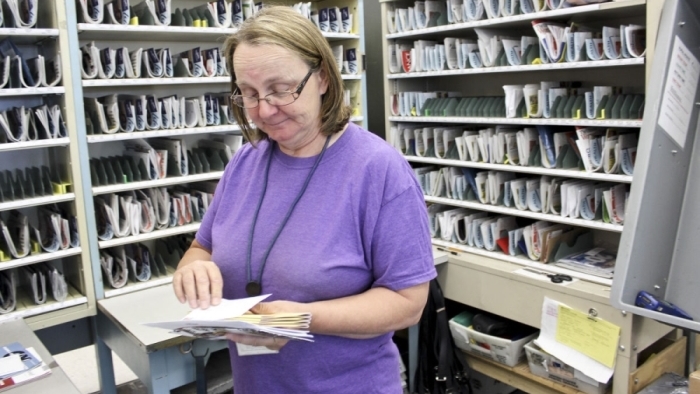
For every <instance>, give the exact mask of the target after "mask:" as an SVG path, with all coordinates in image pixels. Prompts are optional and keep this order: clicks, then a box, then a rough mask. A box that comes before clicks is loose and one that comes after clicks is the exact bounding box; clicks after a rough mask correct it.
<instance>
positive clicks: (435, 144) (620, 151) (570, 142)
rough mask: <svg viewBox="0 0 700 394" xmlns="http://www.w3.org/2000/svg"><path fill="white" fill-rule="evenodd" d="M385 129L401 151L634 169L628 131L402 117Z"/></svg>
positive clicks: (609, 169)
mask: <svg viewBox="0 0 700 394" xmlns="http://www.w3.org/2000/svg"><path fill="white" fill-rule="evenodd" d="M390 134H391V141H392V143H393V144H394V147H396V149H397V150H398V151H399V152H401V153H402V154H403V155H405V156H418V157H435V158H438V159H449V160H461V161H471V162H476V163H490V164H510V165H513V166H529V167H543V168H559V169H573V170H584V169H585V170H586V171H587V172H605V173H606V174H626V175H632V174H633V172H634V163H635V159H636V151H637V139H638V137H637V133H635V132H632V131H626V130H625V131H623V130H616V129H607V130H605V129H599V128H592V127H591V128H576V131H575V132H574V131H555V129H553V128H551V127H547V126H537V127H536V128H530V127H525V128H522V129H521V128H518V127H514V126H496V127H495V128H493V127H490V128H485V129H479V130H472V129H464V128H463V127H460V126H447V127H446V126H422V125H415V124H404V123H398V124H395V125H393V126H392V128H391V130H390Z"/></svg>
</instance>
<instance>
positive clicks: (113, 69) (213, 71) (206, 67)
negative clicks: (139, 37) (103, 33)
mask: <svg viewBox="0 0 700 394" xmlns="http://www.w3.org/2000/svg"><path fill="white" fill-rule="evenodd" d="M0 49H1V48H0ZM80 51H81V53H82V55H83V61H82V63H81V65H82V68H81V72H82V76H83V79H84V80H86V79H95V78H99V79H112V78H114V79H121V78H129V79H133V78H173V77H221V76H228V75H230V74H229V71H228V67H227V66H226V59H225V58H224V57H223V56H222V55H221V50H220V49H219V48H210V49H201V48H199V47H196V48H192V49H189V50H187V51H183V52H180V53H178V54H173V53H172V52H171V51H170V48H147V49H144V48H137V49H135V50H129V48H127V47H119V48H116V49H115V48H110V47H106V48H102V49H100V48H98V47H97V46H96V45H95V43H94V42H90V43H89V44H86V45H84V46H82V47H81V48H80Z"/></svg>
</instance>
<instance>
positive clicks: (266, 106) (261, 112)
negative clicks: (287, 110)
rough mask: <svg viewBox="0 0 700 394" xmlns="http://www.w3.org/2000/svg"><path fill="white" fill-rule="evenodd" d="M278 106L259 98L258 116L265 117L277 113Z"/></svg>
mask: <svg viewBox="0 0 700 394" xmlns="http://www.w3.org/2000/svg"><path fill="white" fill-rule="evenodd" d="M278 110H279V108H277V106H274V105H272V104H270V103H268V102H267V100H260V103H259V104H258V116H260V117H261V118H267V117H270V116H272V115H274V114H276V113H277V111H278Z"/></svg>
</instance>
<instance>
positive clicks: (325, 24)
mask: <svg viewBox="0 0 700 394" xmlns="http://www.w3.org/2000/svg"><path fill="white" fill-rule="evenodd" d="M292 8H293V9H294V10H296V11H297V12H299V13H300V14H301V15H303V16H305V17H306V18H307V19H309V20H311V22H313V24H314V25H316V27H318V29H319V30H321V32H323V33H352V30H353V21H352V14H351V13H350V7H341V8H338V7H329V8H320V9H312V3H311V2H308V3H296V4H294V5H293V6H292Z"/></svg>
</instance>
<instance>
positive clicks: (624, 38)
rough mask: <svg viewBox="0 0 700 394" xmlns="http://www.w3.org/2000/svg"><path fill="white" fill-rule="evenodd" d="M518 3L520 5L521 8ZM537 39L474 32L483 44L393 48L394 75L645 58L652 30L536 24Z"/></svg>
mask: <svg viewBox="0 0 700 394" xmlns="http://www.w3.org/2000/svg"><path fill="white" fill-rule="evenodd" d="M515 3H517V2H515ZM533 28H534V33H535V34H532V35H529V36H519V35H514V34H513V33H512V32H510V31H507V30H495V29H484V28H474V31H475V32H476V34H477V39H476V40H474V39H471V38H460V37H446V38H444V39H442V40H440V41H434V40H417V41H414V42H413V43H412V44H411V43H407V42H403V41H399V42H392V43H389V54H388V55H389V72H391V73H412V72H426V71H446V70H466V69H477V68H483V67H514V66H525V65H539V64H548V63H560V62H583V61H591V60H606V59H607V60H617V59H630V58H639V57H644V55H645V52H646V42H645V41H644V40H645V34H646V29H645V28H644V27H643V26H637V25H622V26H620V28H612V27H603V29H602V30H596V29H591V28H587V27H582V26H578V25H576V24H574V23H571V24H569V25H564V24H561V23H558V22H550V21H539V20H538V21H534V22H533Z"/></svg>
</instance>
